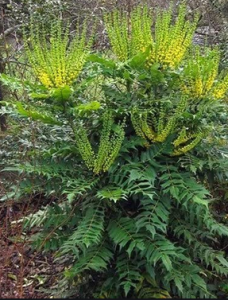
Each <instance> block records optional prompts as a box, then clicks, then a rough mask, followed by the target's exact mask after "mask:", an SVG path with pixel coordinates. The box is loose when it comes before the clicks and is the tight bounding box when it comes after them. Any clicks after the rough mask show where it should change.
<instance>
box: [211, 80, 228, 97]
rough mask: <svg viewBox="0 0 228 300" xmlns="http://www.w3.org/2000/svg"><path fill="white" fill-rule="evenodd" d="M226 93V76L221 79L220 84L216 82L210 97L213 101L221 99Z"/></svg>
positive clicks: (227, 84) (227, 87) (227, 86)
mask: <svg viewBox="0 0 228 300" xmlns="http://www.w3.org/2000/svg"><path fill="white" fill-rule="evenodd" d="M227 91H228V74H227V75H226V76H225V77H224V78H223V80H222V81H221V82H218V83H217V84H216V85H215V87H214V89H213V90H212V96H213V97H214V98H215V99H223V98H224V96H225V94H226V92H227Z"/></svg>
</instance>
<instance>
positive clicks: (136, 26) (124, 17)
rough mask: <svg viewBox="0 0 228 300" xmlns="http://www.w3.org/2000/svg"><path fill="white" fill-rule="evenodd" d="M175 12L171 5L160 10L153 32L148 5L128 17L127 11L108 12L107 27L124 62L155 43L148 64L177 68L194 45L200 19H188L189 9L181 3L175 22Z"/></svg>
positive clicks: (136, 9)
mask: <svg viewBox="0 0 228 300" xmlns="http://www.w3.org/2000/svg"><path fill="white" fill-rule="evenodd" d="M172 12H173V11H172V8H170V9H169V10H168V11H165V12H162V13H159V15H158V16H157V19H156V23H155V32H154V35H153V34H152V30H151V27H152V16H151V13H150V11H149V10H148V8H141V7H137V8H135V9H134V10H133V11H132V12H131V14H130V18H129V19H128V17H129V16H128V14H127V13H123V12H120V11H115V12H113V13H108V14H105V16H104V19H105V24H106V30H107V33H108V37H109V40H110V44H111V47H112V50H113V52H114V54H115V55H116V57H117V58H118V59H119V60H120V61H125V60H127V59H130V58H131V57H133V56H134V55H136V54H138V53H139V52H143V51H145V49H147V48H148V46H150V45H152V49H151V51H150V54H149V56H148V58H147V61H146V66H148V67H150V66H151V65H152V64H153V63H155V62H158V63H161V64H163V65H164V66H166V67H171V68H175V67H177V66H178V65H179V64H180V63H181V61H182V60H183V58H184V56H185V53H186V51H187V50H188V48H189V46H190V44H191V41H192V38H193V34H194V31H195V29H196V24H197V18H196V19H195V20H194V21H193V22H192V23H191V22H189V21H185V17H186V14H187V9H186V6H185V5H180V9H179V14H178V17H177V19H176V21H175V22H174V24H172V22H171V21H172Z"/></svg>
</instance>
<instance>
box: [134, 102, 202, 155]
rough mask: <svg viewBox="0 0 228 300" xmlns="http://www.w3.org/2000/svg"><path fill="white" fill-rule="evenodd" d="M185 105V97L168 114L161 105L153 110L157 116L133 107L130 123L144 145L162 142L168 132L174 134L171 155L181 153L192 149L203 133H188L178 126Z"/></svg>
mask: <svg viewBox="0 0 228 300" xmlns="http://www.w3.org/2000/svg"><path fill="white" fill-rule="evenodd" d="M186 106H187V101H186V98H182V99H181V100H180V101H179V104H178V106H177V107H176V109H175V110H174V111H173V113H172V114H170V115H167V112H166V111H165V110H164V109H163V107H162V106H161V107H160V109H159V111H157V112H155V114H156V115H157V116H158V117H157V118H156V116H153V114H150V115H149V114H148V111H144V112H140V111H139V110H138V109H137V108H134V109H133V111H132V113H131V121H132V125H133V127H134V129H135V132H136V134H137V135H138V136H140V137H141V138H143V140H144V145H145V146H146V147H149V146H150V145H151V143H155V142H159V143H163V142H164V141H165V140H166V139H167V138H168V136H169V135H170V134H176V136H177V137H176V139H175V140H174V141H173V145H174V152H173V155H181V154H184V153H186V152H188V151H190V150H191V149H193V148H194V147H195V146H196V145H197V144H198V143H199V142H200V141H201V140H202V138H203V136H204V134H203V132H194V133H190V132H188V130H187V129H186V127H182V129H181V128H179V118H180V117H181V115H182V114H183V112H184V111H185V109H186Z"/></svg>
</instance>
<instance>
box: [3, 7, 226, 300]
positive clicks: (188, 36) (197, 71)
mask: <svg viewBox="0 0 228 300" xmlns="http://www.w3.org/2000/svg"><path fill="white" fill-rule="evenodd" d="M186 15H187V10H186V7H185V6H184V5H181V6H180V9H179V12H178V15H177V17H176V19H174V18H173V13H172V8H170V9H169V10H168V11H162V12H159V13H158V15H157V16H156V17H153V18H152V13H151V12H150V11H149V9H148V8H146V7H143V8H141V7H137V8H135V9H134V10H133V11H132V12H131V13H130V15H127V14H125V13H124V12H121V11H114V12H111V13H109V14H106V15H105V16H104V21H105V24H106V30H107V34H108V37H109V39H110V45H111V49H112V51H113V53H112V54H111V55H110V57H107V54H106V55H105V54H104V53H93V54H92V53H91V52H90V53H89V48H90V46H91V38H87V36H86V32H87V31H86V27H85V26H84V27H83V30H82V32H81V33H80V32H79V31H76V35H75V37H74V38H73V40H72V41H71V42H70V43H69V41H68V38H69V36H68V31H67V29H66V30H65V29H63V27H62V25H61V23H59V22H57V23H56V24H53V26H52V29H51V33H50V35H46V34H45V33H44V30H43V29H42V28H41V29H40V30H38V27H35V28H34V25H32V27H31V31H30V35H29V39H28V38H26V36H25V49H26V52H27V55H28V60H29V62H30V64H31V66H32V67H33V69H34V72H35V74H36V76H37V79H38V80H39V81H40V84H37V83H31V82H29V83H28V82H27V81H23V80H16V79H12V78H9V77H8V76H7V75H2V76H1V80H2V82H3V83H5V84H8V85H9V86H12V85H13V86H14V88H15V87H16V88H20V87H22V86H26V89H27V91H28V93H29V95H30V99H31V100H30V102H26V103H23V102H13V103H11V106H12V108H13V109H14V111H15V112H16V113H17V114H18V115H20V116H21V117H24V118H29V120H33V121H37V122H42V123H43V124H45V126H46V127H47V128H50V132H52V135H53V134H54V135H55V138H52V139H51V140H50V142H49V143H46V145H45V147H44V148H43V149H42V150H41V149H40V148H39V151H37V152H36V151H35V150H34V151H33V152H31V156H32V159H31V161H30V162H27V163H26V164H22V163H18V164H16V165H14V166H13V170H18V171H19V172H24V174H25V176H27V177H26V178H27V179H26V180H27V181H26V185H25V183H23V185H22V186H21V193H22V194H23V193H26V191H28V187H29V186H30V190H31V187H32V189H33V192H34V193H35V192H42V193H45V194H46V195H49V194H53V193H54V195H55V196H56V197H57V199H58V200H56V201H55V202H54V203H53V204H52V205H48V206H46V207H42V208H41V210H39V211H38V212H37V213H36V214H34V215H32V216H27V217H26V218H25V219H24V228H25V230H30V229H31V228H32V227H34V226H36V227H39V228H40V231H39V232H38V233H37V234H36V235H35V236H34V246H35V247H36V248H37V249H44V250H45V251H55V253H56V260H58V261H59V262H60V263H61V261H64V262H65V264H66V268H65V272H64V274H62V277H61V278H60V279H59V280H60V281H59V286H58V289H57V291H56V294H55V295H58V296H69V295H72V294H74V293H77V294H79V295H81V296H85V297H86V296H90V297H91V296H93V297H96V298H119V297H122V298H129V297H135V298H170V297H187V298H196V297H200V298H208V297H215V296H217V294H218V293H217V292H218V291H219V289H220V285H221V284H222V281H223V280H224V279H225V278H227V275H228V260H227V258H226V254H225V252H224V251H223V250H219V247H218V245H219V241H220V239H222V238H224V237H227V236H228V227H227V226H226V224H225V221H224V219H221V220H219V219H218V218H216V217H215V215H214V213H213V211H214V210H213V205H214V202H217V201H218V200H219V199H218V198H216V195H214V194H213V196H212V195H211V193H210V185H209V184H208V183H209V180H208V178H207V174H209V171H208V167H207V164H208V162H209V161H210V163H211V164H212V167H214V168H215V170H219V172H220V173H221V174H223V178H226V179H224V180H227V177H226V176H227V169H226V167H225V159H224V157H225V156H224V155H223V151H224V150H223V148H224V143H226V142H225V139H226V137H227V132H226V130H225V128H226V127H225V126H226V121H224V120H225V119H226V118H225V117H224V116H227V114H226V111H227V103H226V97H227V90H228V82H227V78H228V75H227V73H226V72H225V71H224V70H223V71H220V70H219V59H220V55H219V52H218V50H217V49H210V48H208V47H204V48H203V49H201V48H199V47H194V46H193V44H192V38H193V35H194V31H195V29H196V26H197V20H198V17H197V16H196V17H195V18H194V19H193V20H192V21H191V20H187V19H186ZM12 83H14V84H12ZM8 105H10V104H8ZM53 132H54V133H53ZM218 140H219V143H220V145H218V144H219V143H217V141H218ZM222 140H223V142H222ZM221 146H222V147H221ZM212 147H213V149H214V150H213V151H214V152H213V151H212V150H211V152H210V150H209V149H212ZM34 158H35V162H36V163H35V164H33V163H32V161H34ZM212 158H213V159H212ZM218 165H219V167H218ZM226 165H227V163H226ZM9 170H12V168H9ZM204 170H205V172H204ZM210 176H212V175H210ZM214 176H215V177H216V180H219V179H218V178H219V176H218V173H216V172H215V175H214ZM31 178H32V179H31ZM34 178H35V179H34ZM34 180H35V185H34ZM66 259H67V262H66ZM88 285H89V289H88Z"/></svg>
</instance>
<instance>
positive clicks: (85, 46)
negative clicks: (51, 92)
mask: <svg viewBox="0 0 228 300" xmlns="http://www.w3.org/2000/svg"><path fill="white" fill-rule="evenodd" d="M86 33H87V30H86V23H84V25H83V30H82V32H81V34H80V33H79V31H78V33H77V35H76V36H75V37H74V39H73V40H72V41H71V42H69V28H68V27H66V28H65V29H63V26H62V23H61V21H57V22H55V23H53V24H52V25H51V30H50V32H46V30H45V28H44V27H40V26H39V25H34V24H33V23H32V22H31V24H30V32H29V37H28V36H27V35H26V34H24V44H25V50H26V53H27V56H28V59H29V62H30V64H31V65H32V67H33V69H34V72H35V74H36V76H37V78H38V79H39V81H40V82H41V83H42V84H43V85H44V86H46V87H47V88H60V87H64V86H71V85H72V83H73V81H74V80H75V79H76V78H77V77H78V75H79V73H80V72H81V70H82V68H83V65H84V63H85V61H86V58H87V55H88V54H89V48H90V46H91V42H92V39H91V38H90V39H89V40H88V42H86ZM47 35H49V36H50V38H49V40H47V38H46V37H47Z"/></svg>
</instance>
